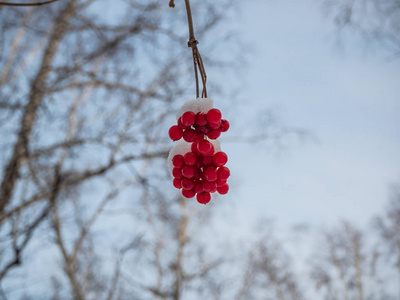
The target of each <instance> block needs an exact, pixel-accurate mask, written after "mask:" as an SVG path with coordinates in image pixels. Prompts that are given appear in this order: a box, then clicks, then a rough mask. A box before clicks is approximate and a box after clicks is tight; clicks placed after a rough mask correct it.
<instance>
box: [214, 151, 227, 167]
mask: <svg viewBox="0 0 400 300" xmlns="http://www.w3.org/2000/svg"><path fill="white" fill-rule="evenodd" d="M212 160H213V163H214V165H215V166H216V167H222V166H223V165H225V164H226V163H227V162H228V156H227V155H226V154H225V152H222V151H221V152H217V153H215V154H214V155H213V157H212Z"/></svg>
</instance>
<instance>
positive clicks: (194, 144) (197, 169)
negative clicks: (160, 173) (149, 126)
mask: <svg viewBox="0 0 400 300" xmlns="http://www.w3.org/2000/svg"><path fill="white" fill-rule="evenodd" d="M228 129H229V122H228V121H226V120H223V119H221V112H220V111H219V110H218V109H215V108H213V109H211V110H209V111H208V112H207V114H203V113H198V114H194V113H193V112H191V111H187V112H185V113H184V114H183V115H182V116H181V117H180V118H179V119H178V125H175V126H172V127H171V129H170V130H169V136H170V138H171V139H172V140H174V141H176V140H179V139H181V138H182V137H183V139H184V140H185V141H186V142H188V143H191V145H190V148H191V150H190V151H188V152H187V153H185V154H184V155H181V154H177V155H175V156H174V157H172V165H173V169H172V175H173V177H174V180H173V185H174V186H175V187H176V188H177V189H182V195H183V196H184V197H186V198H193V197H194V196H195V195H196V194H197V195H196V199H197V201H198V202H199V203H201V204H207V203H208V202H210V200H211V194H212V193H215V192H218V193H219V194H221V195H225V194H226V193H228V190H229V185H228V184H227V180H228V177H229V176H230V171H229V169H228V168H227V167H225V164H226V163H227V161H228V156H227V155H226V154H225V153H224V152H222V151H218V149H215V148H216V147H214V144H213V143H212V142H210V141H209V140H208V139H207V138H209V139H216V138H218V137H219V136H220V134H221V132H225V131H227V130H228ZM206 136H207V138H206ZM214 143H215V142H214ZM217 143H218V142H217ZM216 145H217V144H216ZM217 148H218V147H217Z"/></svg>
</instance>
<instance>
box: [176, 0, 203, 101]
mask: <svg viewBox="0 0 400 300" xmlns="http://www.w3.org/2000/svg"><path fill="white" fill-rule="evenodd" d="M170 4H171V3H170ZM185 4H186V12H187V17H188V25H189V41H188V47H190V48H192V53H193V64H194V74H195V78H196V98H199V95H200V92H199V77H198V73H197V70H198V71H199V72H200V77H201V81H202V84H203V90H202V92H201V97H202V98H207V87H206V83H207V75H206V71H205V68H204V64H203V60H202V59H201V55H200V52H199V49H198V48H197V44H198V43H199V42H198V41H197V40H196V37H195V35H194V28H193V18H192V11H191V9H190V2H189V0H185ZM197 65H198V68H197Z"/></svg>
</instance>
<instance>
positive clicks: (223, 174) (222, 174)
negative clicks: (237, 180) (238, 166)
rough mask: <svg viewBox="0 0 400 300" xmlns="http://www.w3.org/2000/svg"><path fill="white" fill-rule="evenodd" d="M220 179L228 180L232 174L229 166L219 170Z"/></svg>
mask: <svg viewBox="0 0 400 300" xmlns="http://www.w3.org/2000/svg"><path fill="white" fill-rule="evenodd" d="M217 173H218V179H219V180H227V179H228V178H229V176H230V175H231V171H229V169H228V168H227V167H221V168H219V169H218V171H217Z"/></svg>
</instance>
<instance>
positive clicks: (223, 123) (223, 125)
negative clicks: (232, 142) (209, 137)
mask: <svg viewBox="0 0 400 300" xmlns="http://www.w3.org/2000/svg"><path fill="white" fill-rule="evenodd" d="M219 128H220V129H221V132H227V131H228V129H229V122H228V121H227V120H221V126H220V127H219Z"/></svg>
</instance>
